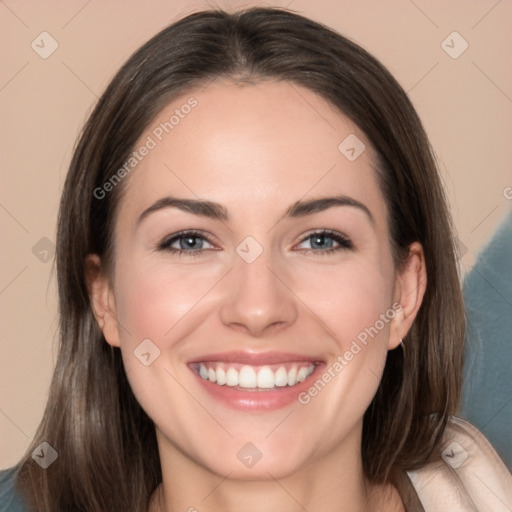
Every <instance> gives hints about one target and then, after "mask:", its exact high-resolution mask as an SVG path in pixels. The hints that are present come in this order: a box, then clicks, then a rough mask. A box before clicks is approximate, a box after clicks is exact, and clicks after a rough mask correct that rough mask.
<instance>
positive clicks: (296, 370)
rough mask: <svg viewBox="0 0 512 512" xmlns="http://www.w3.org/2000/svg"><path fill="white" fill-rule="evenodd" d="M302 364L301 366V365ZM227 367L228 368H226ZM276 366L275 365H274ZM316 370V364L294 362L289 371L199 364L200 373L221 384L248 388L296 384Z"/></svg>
mask: <svg viewBox="0 0 512 512" xmlns="http://www.w3.org/2000/svg"><path fill="white" fill-rule="evenodd" d="M299 366H300V367H299ZM225 367H227V370H225V369H224V368H225ZM274 368H275V367H274ZM314 370H315V366H314V365H313V364H310V365H309V366H302V365H297V364H293V365H292V366H291V367H290V369H289V370H288V371H287V370H286V368H285V366H280V367H279V368H278V369H277V370H276V371H273V370H272V368H271V367H270V366H262V367H261V368H259V370H257V369H256V368H255V367H253V366H250V365H244V366H242V367H241V368H240V370H237V369H236V368H234V367H233V366H229V363H215V364H213V365H211V366H210V365H209V368H208V367H207V366H206V365H205V364H203V363H200V364H199V375H200V376H201V377H202V378H203V379H205V380H208V381H210V382H214V383H216V384H218V385H219V386H223V385H225V384H226V385H228V386H240V387H241V388H247V389H251V388H252V389H272V388H274V387H284V386H295V384H298V383H300V382H303V381H304V380H306V379H307V378H308V377H309V376H310V375H311V374H312V373H313V371H314Z"/></svg>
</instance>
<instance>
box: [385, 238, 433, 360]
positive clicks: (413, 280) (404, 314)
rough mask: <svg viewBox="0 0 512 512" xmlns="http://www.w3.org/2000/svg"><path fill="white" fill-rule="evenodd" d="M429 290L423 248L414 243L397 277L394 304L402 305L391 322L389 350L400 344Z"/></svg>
mask: <svg viewBox="0 0 512 512" xmlns="http://www.w3.org/2000/svg"><path fill="white" fill-rule="evenodd" d="M426 288H427V270H426V266H425V255H424V252H423V247H422V246H421V244H420V243H419V242H414V243H412V244H411V245H410V247H409V255H408V257H407V262H406V264H405V265H404V267H403V269H402V270H401V271H400V272H399V273H398V274H397V275H396V278H395V290H394V296H393V303H394V304H395V303H398V304H401V306H402V307H401V308H400V309H399V310H398V311H397V312H396V314H395V317H394V318H393V319H392V320H391V322H390V333H389V341H388V350H392V349H394V348H396V347H398V345H399V344H400V340H401V339H402V338H404V337H405V335H406V334H407V333H408V332H409V329H410V328H411V326H412V323H413V322H414V319H415V318H416V314H417V313H418V310H419V309H420V306H421V303H422V301H423V296H424V295H425V290H426Z"/></svg>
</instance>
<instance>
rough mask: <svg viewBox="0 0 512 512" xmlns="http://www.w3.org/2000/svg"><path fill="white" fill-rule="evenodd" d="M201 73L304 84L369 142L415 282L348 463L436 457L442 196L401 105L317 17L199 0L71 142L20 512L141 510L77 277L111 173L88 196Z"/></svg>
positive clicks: (150, 452)
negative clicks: (419, 263) (421, 263)
mask: <svg viewBox="0 0 512 512" xmlns="http://www.w3.org/2000/svg"><path fill="white" fill-rule="evenodd" d="M216 78H227V79H231V80H233V81H235V82H236V83H248V84H251V83H257V82H262V81H266V80H270V81H276V80H277V81H281V80H284V81H288V82H290V83H292V84H298V85H301V86H303V87H306V88H308V89H309V90H311V91H313V92H315V93H316V94H318V95H319V96H321V97H322V98H324V99H325V100H327V101H328V102H329V103H330V104H331V105H332V108H333V109H335V110H338V111H339V112H341V113H343V114H344V115H345V116H347V117H348V118H349V119H351V120H352V121H353V122H354V123H355V124H356V125H357V126H358V127H359V128H360V129H361V130H362V132H363V133H364V134H365V135H366V136H367V137H368V140H369V141H370V142H371V144H372V145H373V147H374V149H375V152H376V154H377V162H376V172H377V175H378V180H379V185H380V187H381V190H382V193H383V197H384V198H385V201H386V205H387V215H388V221H389V222H388V223H389V226H390V233H389V237H390V242H391V246H392V251H393V257H394V262H395V266H396V268H397V269H399V268H400V266H401V265H403V263H404V262H405V260H406V257H407V255H408V248H409V246H410V244H411V243H412V242H415V241H417V242H420V243H421V245H422V246H423V249H424V254H425V262H426V272H427V286H426V291H425V295H424V298H423V303H422V305H421V307H420V309H419V312H418V314H417V316H416V319H415V321H414V323H413V325H412V327H411V329H410V331H409V332H408V333H407V336H406V337H405V339H404V340H403V343H404V345H405V347H406V348H405V350H402V348H401V347H399V348H397V349H395V350H392V351H390V352H389V353H388V356H387V360H386V365H385V369H384V373H383V376H382V379H381V382H380V385H379V387H378V390H377V392H376V395H375V396H374V398H373V400H372V402H371V404H370V406H369V408H368V409H367V410H366V412H365V415H364V418H363V437H362V446H361V452H362V460H363V469H364V472H365V475H366V477H367V479H368V480H369V481H371V482H374V483H389V482H393V479H394V478H395V475H396V474H398V472H403V471H407V470H412V469H416V468H420V467H422V466H423V465H425V464H426V463H427V462H429V461H431V460H433V459H436V458H437V457H439V456H440V442H441V436H442V435H443V432H444V430H445V427H446V424H447V421H448V418H449V416H450V415H452V414H454V413H455V412H456V410H457V407H458V403H459V399H460V388H461V372H462V354H463V340H464V335H465V321H464V310H463V301H462V293H461V287H460V282H459V277H458V271H457V265H456V250H455V246H454V242H453V235H452V233H453V228H452V224H451V220H450V215H449V211H448V208H447V201H446V198H445V195H444V192H443V188H442V183H441V180H440V177H439V173H438V169H437V165H436V162H435V158H434V155H433V152H432V149H431V147H430V144H429V141H428V138H427V136H426V133H425V131H424V129H423V127H422V124H421V122H420V119H419V117H418V115H417V113H416V111H415V109H414V108H413V106H412V104H411V102H410V100H409V99H408V97H407V95H406V93H405V92H404V91H403V89H402V88H401V86H400V85H399V84H398V82H397V81H396V80H395V79H394V78H393V76H392V75H391V74H390V73H389V72H388V71H387V69H386V68H385V67H384V66H383V65H382V64H381V63H380V62H379V61H378V60H377V59H375V58H374V57H373V56H371V55H370V54H369V53H368V52H367V51H366V50H364V49H363V48H362V47H361V46H359V45H357V44H355V43H354V42H352V41H350V40H349V39H347V38H346V37H344V36H342V35H340V34H339V33H337V32H336V31H334V30H332V29H330V28H329V27H327V26H325V25H323V24H321V23H318V22H315V21H313V20H311V19H308V18H306V17H304V16H302V15H300V14H298V13H296V12H293V11H291V10H288V9H281V8H263V7H253V8H249V9H244V10H239V11H236V12H226V11H225V10H222V9H214V10H207V11H201V12H197V13H194V14H191V15H188V16H186V17H183V18H182V19H180V20H178V21H176V22H174V23H172V24H171V25H170V26H168V27H167V28H165V29H164V30H162V31H161V32H159V33H158V34H157V35H156V36H154V37H153V38H152V39H151V40H149V41H148V42H147V43H145V44H144V45H143V46H142V47H141V48H140V49H138V50H137V51H136V52H135V53H134V54H133V55H132V56H131V57H130V58H129V59H128V61H127V62H126V63H125V64H124V65H123V66H122V68H121V69H120V70H119V71H118V72H117V74H116V75H115V76H114V78H113V79H112V80H111V82H110V84H109V85H108V87H107V88H106V90H105V92H104V93H103V94H102V96H101V98H100V99H99V101H98V102H97V104H96V106H95V108H94V110H93V111H92V113H91V114H90V116H89V118H88V120H87V121H86V124H85V125H84V127H83V129H82V132H81V134H80V136H79V139H78V141H77V144H76V146H75V149H74V153H73V157H72V160H71V163H70V167H69V171H68V174H67V178H66V181H65V184H64V189H63V192H62V197H61V203H60V211H59V217H58V227H57V254H56V270H57V282H58V294H59V319H60V322H59V352H58V358H57V362H56V367H55V371H54V374H53V379H52V382H51V387H50V391H49V396H48V401H47V404H46V409H45V412H44V416H43V419H42V421H41V423H40V425H39V428H38V430H37V432H36V434H35V437H34V439H33V441H32V443H31V445H30V447H29V448H28V449H27V452H26V454H25V455H24V457H23V458H22V460H21V461H20V463H19V464H18V466H17V468H18V487H19V490H20V491H21V492H22V493H23V494H24V495H25V497H26V499H27V500H28V502H29V503H32V504H33V506H34V508H35V510H38V511H41V512H64V511H74V512H76V511H83V512H105V511H112V512H113V511H123V512H127V511H128V512H130V511H133V512H135V511H144V510H147V507H148V503H149V499H150V496H151V494H152V493H153V491H154V490H155V489H156V487H157V486H158V484H159V483H160V482H161V479H162V474H161V468H160V460H159V455H158V449H157V443H156V436H155V428H154V424H153V422H152V421H151V419H150V418H149V417H148V416H147V415H146V413H145V412H144V410H143V409H142V408H141V406H140V405H139V404H138V402H137V400H136V399H135V397H134V395H133V393H132V390H131V388H130V385H129V384H128V380H127V378H126V375H125V372H124V367H123V363H122V359H121V354H120V350H119V349H118V348H114V347H112V346H110V345H109V344H107V343H106V341H105V339H104V337H103V334H102V332H101V330H100V329H99V327H98V325H97V323H96V320H95V318H94V316H93V313H92V308H91V302H90V298H89V293H88V289H87V283H86V276H85V258H86V256H87V255H88V254H91V253H95V254H98V255H99V256H100V257H101V259H102V261H103V263H104V268H106V269H110V271H111V270H112V269H113V268H114V267H115V251H114V249H115V248H114V247H113V228H114V225H115V215H116V211H117V206H118V204H119V200H120V198H121V197H122V193H123V188H124V183H121V184H119V185H118V186H116V187H115V188H114V189H113V190H112V191H111V192H110V193H108V194H106V195H105V197H103V198H101V199H99V198H98V197H96V196H95V194H94V191H95V189H97V188H98V187H101V186H102V185H103V184H104V183H106V182H107V181H108V180H109V179H111V178H112V176H113V175H114V174H115V173H116V172H117V171H118V170H119V169H120V168H121V167H122V166H123V164H124V163H125V162H126V160H127V159H128V158H129V155H130V153H131V152H132V151H133V150H134V146H135V144H136V142H137V140H138V139H139V138H140V136H141V135H142V133H143V132H144V130H145V129H146V128H147V127H148V125H149V124H150V123H151V121H152V120H153V119H154V118H155V116H156V115H157V114H158V113H159V112H160V111H161V109H162V108H163V107H165V106H166V105H167V104H168V103H169V102H170V101H172V100H173V98H175V97H177V96H178V95H181V94H183V93H186V92H187V91H189V90H192V89H193V88H196V87H200V86H206V85H207V84H208V83H209V82H211V81H212V80H214V79H216ZM133 172H137V170H136V169H135V170H134V171H133ZM124 181H126V180H124ZM340 414H342V411H340ZM43 441H46V442H48V443H49V444H50V445H51V446H52V447H53V448H54V449H55V450H56V451H57V452H58V459H57V460H56V461H55V462H54V463H53V464H52V465H50V466H49V467H48V468H47V469H42V468H41V467H40V466H39V465H38V464H37V463H36V462H35V461H34V460H33V459H32V457H31V454H32V452H33V450H34V449H35V448H36V447H37V446H38V445H39V444H40V443H41V442H43Z"/></svg>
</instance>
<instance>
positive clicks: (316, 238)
mask: <svg viewBox="0 0 512 512" xmlns="http://www.w3.org/2000/svg"><path fill="white" fill-rule="evenodd" d="M305 243H306V244H308V245H309V247H305V248H303V249H304V252H305V253H306V254H310V253H316V254H322V255H324V254H332V253H333V252H338V251H343V250H353V249H354V244H353V243H352V241H351V240H350V239H349V238H348V237H347V236H345V235H343V234H342V233H338V232H336V231H329V230H321V231H315V232H314V233H311V234H310V235H308V236H307V237H305V238H303V239H302V241H301V242H300V243H299V246H300V245H302V244H305Z"/></svg>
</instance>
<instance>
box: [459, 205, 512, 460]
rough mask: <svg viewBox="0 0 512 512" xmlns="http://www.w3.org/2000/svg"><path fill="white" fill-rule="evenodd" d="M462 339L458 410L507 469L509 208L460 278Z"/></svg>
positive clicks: (510, 440)
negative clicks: (465, 330)
mask: <svg viewBox="0 0 512 512" xmlns="http://www.w3.org/2000/svg"><path fill="white" fill-rule="evenodd" d="M464 298H465V301H466V315H467V328H468V334H467V345H466V361H465V365H464V384H463V391H462V404H461V408H460V411H459V415H460V416H462V417H463V418H466V419H467V420H468V421H470V422H471V423H473V425H475V426H476V427H477V428H478V429H479V430H480V431H481V432H482V433H483V434H484V435H485V436H486V437H487V439H489V441H490V442H491V443H492V445H493V446H494V448H495V449H496V451H497V452H498V453H499V455H500V456H501V458H502V459H503V460H504V462H505V464H506V465H507V466H508V467H509V469H512V210H511V211H510V212H509V213H508V215H507V217H506V218H505V221H504V222H503V224H502V225H501V226H500V227H499V229H498V230H497V232H496V233H495V234H494V236H493V237H492V239H491V241H490V242H489V244H488V245H487V246H486V247H485V248H484V250H483V251H482V252H481V254H480V255H479V257H478V259H477V261H476V263H475V265H474V267H473V268H472V270H471V272H470V273H469V274H468V276H467V277H466V279H465V281H464Z"/></svg>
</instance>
